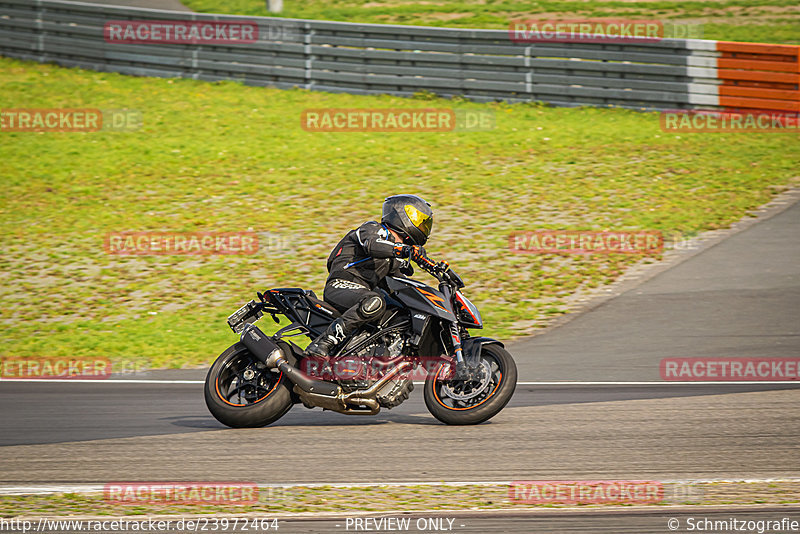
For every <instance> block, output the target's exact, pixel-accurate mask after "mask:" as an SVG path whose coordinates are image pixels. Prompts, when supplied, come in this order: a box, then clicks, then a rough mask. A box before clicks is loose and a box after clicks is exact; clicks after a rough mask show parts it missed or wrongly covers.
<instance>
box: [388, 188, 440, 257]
mask: <svg viewBox="0 0 800 534" xmlns="http://www.w3.org/2000/svg"><path fill="white" fill-rule="evenodd" d="M381 222H382V223H383V224H385V225H386V226H389V227H390V228H391V229H392V230H394V231H395V232H397V233H399V234H400V235H401V236H402V237H403V239H404V240H405V241H407V242H409V241H410V243H409V244H414V245H424V244H425V242H426V241H427V240H428V236H430V235H431V229H432V228H433V210H432V209H431V205H430V204H428V203H427V202H425V201H424V200H422V199H421V198H420V197H418V196H417V195H394V196H391V197H389V198H387V199H386V200H385V201H384V202H383V217H382V218H381Z"/></svg>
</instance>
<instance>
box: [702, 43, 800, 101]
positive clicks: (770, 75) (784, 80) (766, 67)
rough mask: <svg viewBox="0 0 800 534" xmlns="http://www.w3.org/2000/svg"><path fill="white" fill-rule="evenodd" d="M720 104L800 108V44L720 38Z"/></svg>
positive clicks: (718, 49) (718, 48)
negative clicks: (744, 41)
mask: <svg viewBox="0 0 800 534" xmlns="http://www.w3.org/2000/svg"><path fill="white" fill-rule="evenodd" d="M717 51H718V52H720V57H719V58H718V59H717V69H718V70H717V78H718V79H719V80H721V81H722V85H721V86H720V88H719V104H720V105H721V106H724V107H726V108H733V109H763V110H771V111H787V112H800V46H796V45H775V44H760V43H734V42H727V41H718V42H717Z"/></svg>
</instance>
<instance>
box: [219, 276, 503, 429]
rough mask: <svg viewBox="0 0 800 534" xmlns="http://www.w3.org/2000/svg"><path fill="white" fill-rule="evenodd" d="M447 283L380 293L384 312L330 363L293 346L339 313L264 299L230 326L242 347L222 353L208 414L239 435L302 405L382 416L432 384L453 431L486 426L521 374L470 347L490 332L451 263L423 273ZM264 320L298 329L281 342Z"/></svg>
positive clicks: (486, 348)
mask: <svg viewBox="0 0 800 534" xmlns="http://www.w3.org/2000/svg"><path fill="white" fill-rule="evenodd" d="M419 265H420V268H422V269H423V270H425V271H427V272H428V273H430V274H431V275H433V276H434V277H436V279H437V280H438V281H439V289H438V290H436V289H434V288H432V287H430V286H427V285H425V284H423V283H421V282H418V281H416V280H414V279H411V278H402V277H387V278H386V279H385V281H384V283H383V284H382V286H383V287H382V288H380V289H377V291H381V292H382V294H383V297H384V298H385V300H386V312H385V313H384V315H383V316H382V317H381V319H380V320H379V321H377V322H375V323H373V324H369V325H366V326H365V327H363V328H362V329H360V330H359V331H357V332H354V333H353V334H352V335H350V336H349V337H348V338H347V339H345V340H344V341H342V342H341V343H339V345H338V347H337V349H336V351H335V353H334V354H332V355H331V356H330V357H329V358H327V359H325V360H317V359H315V358H311V357H309V356H308V355H307V354H306V353H305V352H304V351H303V349H301V348H300V347H298V346H297V345H296V344H295V343H293V342H292V341H291V337H293V336H298V335H306V336H308V337H310V338H311V339H314V338H316V337H317V336H318V335H319V334H321V333H322V332H323V331H324V330H325V329H326V328H327V326H328V325H329V324H330V322H331V321H333V320H334V319H336V318H337V317H338V316H339V312H338V311H337V310H336V309H335V308H333V307H332V306H330V305H329V304H327V303H326V302H324V301H322V300H320V299H318V298H317V297H316V295H315V294H314V292H313V291H308V290H303V289H299V288H285V289H270V290H268V291H267V292H266V293H264V294H261V293H258V299H259V302H256V301H255V300H251V301H250V302H248V303H247V304H245V305H244V306H242V308H240V309H239V310H238V311H236V313H234V314H233V315H231V316H230V317H229V318H228V325H229V326H230V327H231V329H232V330H233V331H234V332H235V333H237V334H240V335H241V337H240V339H241V341H240V342H239V343H236V344H234V345H233V346H231V347H230V348H228V349H227V350H226V351H225V352H223V353H222V354H221V355H220V356H219V358H217V360H216V361H215V362H214V364H213V365H212V366H211V369H209V371H208V376H207V377H206V382H205V399H206V405H207V406H208V409H209V410H210V411H211V413H212V414H213V415H214V417H215V418H216V419H217V420H218V421H219V422H221V423H223V424H225V425H227V426H231V427H260V426H265V425H268V424H270V423H272V422H274V421H277V420H278V419H280V418H281V417H282V416H283V415H284V414H285V413H286V412H288V411H289V410H290V409H291V408H292V406H293V405H294V404H297V403H303V405H305V406H306V407H307V408H314V407H320V408H322V409H323V410H333V411H336V412H340V413H345V414H364V415H374V414H377V413H378V412H379V411H380V409H381V407H384V408H393V407H395V406H398V405H400V404H401V403H402V402H403V401H405V400H406V399H407V398H408V395H409V393H411V391H412V390H413V389H414V384H413V378H414V377H417V376H421V377H423V378H424V380H425V386H424V397H425V404H426V406H427V407H428V410H429V411H430V412H431V414H433V416H434V417H436V418H437V419H438V420H440V421H442V422H444V423H447V424H450V425H472V424H478V423H482V422H484V421H486V420H487V419H489V418H491V417H493V416H494V415H495V414H497V413H498V412H499V411H500V410H502V409H503V407H505V405H506V404H507V403H508V401H509V400H510V399H511V396H512V395H513V393H514V389H515V387H516V382H517V367H516V364H515V363H514V360H513V358H512V357H511V355H510V354H509V353H508V352H507V351H506V350H505V349H504V348H503V344H502V343H501V342H499V341H497V340H494V339H491V338H487V337H471V336H470V335H469V332H468V329H469V328H483V321H482V319H481V315H480V313H479V312H478V309H477V308H476V307H475V305H474V304H472V303H471V302H470V301H469V300H467V298H466V297H465V296H464V295H463V294H462V293H461V292H460V289H462V288H463V287H464V282H463V281H462V280H461V277H460V276H458V274H456V273H455V272H454V271H453V270H452V269H450V268H449V266H448V265H447V263H446V262H439V263H433V262H429V263H419ZM265 313H267V314H270V315H271V316H272V318H273V320H274V321H275V322H276V323H279V322H280V321H279V319H278V317H277V314H281V315H284V316H286V317H287V318H288V319H289V320H290V321H291V324H289V325H288V326H285V327H283V328H281V329H280V330H278V331H277V332H276V333H275V334H274V335H272V336H268V335H266V334H264V333H263V332H262V331H261V330H260V329H259V328H258V327H257V326H255V324H254V323H255V322H256V321H257V320H258V319H259V318H260V317H262V316H263V315H264V314H265Z"/></svg>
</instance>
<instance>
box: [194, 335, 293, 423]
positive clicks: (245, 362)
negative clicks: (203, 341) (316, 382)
mask: <svg viewBox="0 0 800 534" xmlns="http://www.w3.org/2000/svg"><path fill="white" fill-rule="evenodd" d="M290 388H291V382H290V381H289V379H288V378H286V377H285V376H283V373H275V372H272V371H270V370H269V369H267V368H266V366H265V365H264V364H263V363H262V362H261V361H259V360H258V359H257V358H256V357H255V356H253V355H252V354H251V353H250V351H249V350H247V347H245V346H244V344H243V343H236V344H235V345H232V346H231V347H229V348H228V349H227V350H226V351H225V352H223V353H222V354H221V355H220V356H219V358H217V361H215V362H214V364H213V365H212V366H211V369H209V370H208V375H207V376H206V384H205V397H206V406H208V409H209V411H210V412H211V415H213V416H214V418H215V419H216V420H217V421H219V422H220V423H222V424H223V425H227V426H230V427H234V428H242V427H260V426H265V425H268V424H270V423H273V422H275V421H277V420H278V419H280V418H281V417H282V416H283V415H284V414H285V413H286V412H288V411H289V410H290V409H291V407H292V404H293V403H292V395H291V389H290Z"/></svg>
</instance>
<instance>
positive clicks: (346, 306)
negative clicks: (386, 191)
mask: <svg viewBox="0 0 800 534" xmlns="http://www.w3.org/2000/svg"><path fill="white" fill-rule="evenodd" d="M402 246H403V244H402V243H396V242H395V241H394V237H393V236H392V234H390V233H389V230H388V229H387V228H386V227H385V226H384V225H382V224H380V223H377V222H375V221H370V222H366V223H364V224H362V225H361V226H359V227H358V228H356V229H355V230H351V231H350V232H348V233H347V235H345V236H344V238H342V240H341V241H339V243H338V244H337V245H336V247H334V249H333V251H332V252H331V254H330V256H329V257H328V272H329V273H330V275H329V276H328V281H327V283H326V284H325V292H324V299H325V302H328V303H329V304H331V305H332V306H334V307H335V308H336V309H337V310H339V311H340V312H342V328H343V330H344V332H343V334H344V335H349V334H350V333H351V332H353V331H354V330H355V329H356V328H358V327H359V326H361V325H363V324H365V323H367V322H371V321H374V320H376V319H378V318H379V317H380V316H381V315H382V314H383V311H384V310H385V309H386V302H385V301H384V300H383V297H381V295H380V293H378V292H376V291H374V290H375V288H376V287H378V285H379V284H380V283H381V281H382V280H383V279H384V278H385V277H386V276H402V275H408V276H410V275H411V274H412V273H413V272H414V270H413V268H412V267H411V265H410V263H409V261H408V260H401V259H400V258H398V257H397V250H398V249H399V247H402Z"/></svg>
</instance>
